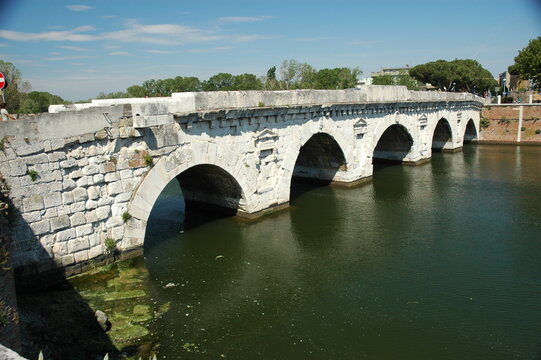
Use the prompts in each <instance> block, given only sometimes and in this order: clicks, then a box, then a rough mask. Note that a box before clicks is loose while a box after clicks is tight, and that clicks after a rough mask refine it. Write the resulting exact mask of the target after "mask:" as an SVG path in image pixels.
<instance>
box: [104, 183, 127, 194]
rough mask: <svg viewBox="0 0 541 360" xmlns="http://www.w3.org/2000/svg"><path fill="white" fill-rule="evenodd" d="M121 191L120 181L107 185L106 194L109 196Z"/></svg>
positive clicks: (122, 188) (122, 189)
mask: <svg viewBox="0 0 541 360" xmlns="http://www.w3.org/2000/svg"><path fill="white" fill-rule="evenodd" d="M123 191H124V187H123V186H122V181H115V182H114V183H110V184H108V185H107V192H108V194H109V195H116V194H120V193H121V192H123Z"/></svg>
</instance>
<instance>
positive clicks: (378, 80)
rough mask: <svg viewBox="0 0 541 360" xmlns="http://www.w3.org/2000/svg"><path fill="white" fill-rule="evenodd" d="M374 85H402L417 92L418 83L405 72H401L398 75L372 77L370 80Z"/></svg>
mask: <svg viewBox="0 0 541 360" xmlns="http://www.w3.org/2000/svg"><path fill="white" fill-rule="evenodd" d="M372 84H374V85H402V86H405V87H407V88H408V90H419V82H418V81H417V80H415V79H414V78H412V77H411V76H410V75H409V74H408V73H407V72H405V71H404V72H401V73H400V74H398V75H379V76H374V78H373V80H372Z"/></svg>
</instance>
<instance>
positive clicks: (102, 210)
mask: <svg viewBox="0 0 541 360" xmlns="http://www.w3.org/2000/svg"><path fill="white" fill-rule="evenodd" d="M96 215H97V217H98V220H105V219H107V218H108V217H109V216H110V215H111V207H110V206H101V207H99V208H97V209H96Z"/></svg>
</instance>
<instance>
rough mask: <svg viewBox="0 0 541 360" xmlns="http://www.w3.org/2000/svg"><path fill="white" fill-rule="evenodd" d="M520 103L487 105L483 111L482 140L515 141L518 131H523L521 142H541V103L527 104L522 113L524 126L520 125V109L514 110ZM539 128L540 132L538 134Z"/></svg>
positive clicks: (495, 141) (496, 141)
mask: <svg viewBox="0 0 541 360" xmlns="http://www.w3.org/2000/svg"><path fill="white" fill-rule="evenodd" d="M518 106H519V104H509V105H504V106H490V105H489V106H485V107H483V110H482V112H481V123H483V122H486V123H488V126H487V127H483V126H481V133H480V142H494V143H514V142H516V141H517V134H518V131H519V130H520V131H521V143H530V144H541V105H526V106H524V113H523V115H522V127H523V128H524V130H521V129H519V127H518V114H519V112H518V110H513V109H514V108H516V107H518ZM536 130H539V132H540V133H539V134H536V133H535V132H536Z"/></svg>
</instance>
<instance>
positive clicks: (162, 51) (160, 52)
mask: <svg viewBox="0 0 541 360" xmlns="http://www.w3.org/2000/svg"><path fill="white" fill-rule="evenodd" d="M145 52H147V53H150V54H172V53H173V52H172V51H167V50H145Z"/></svg>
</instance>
